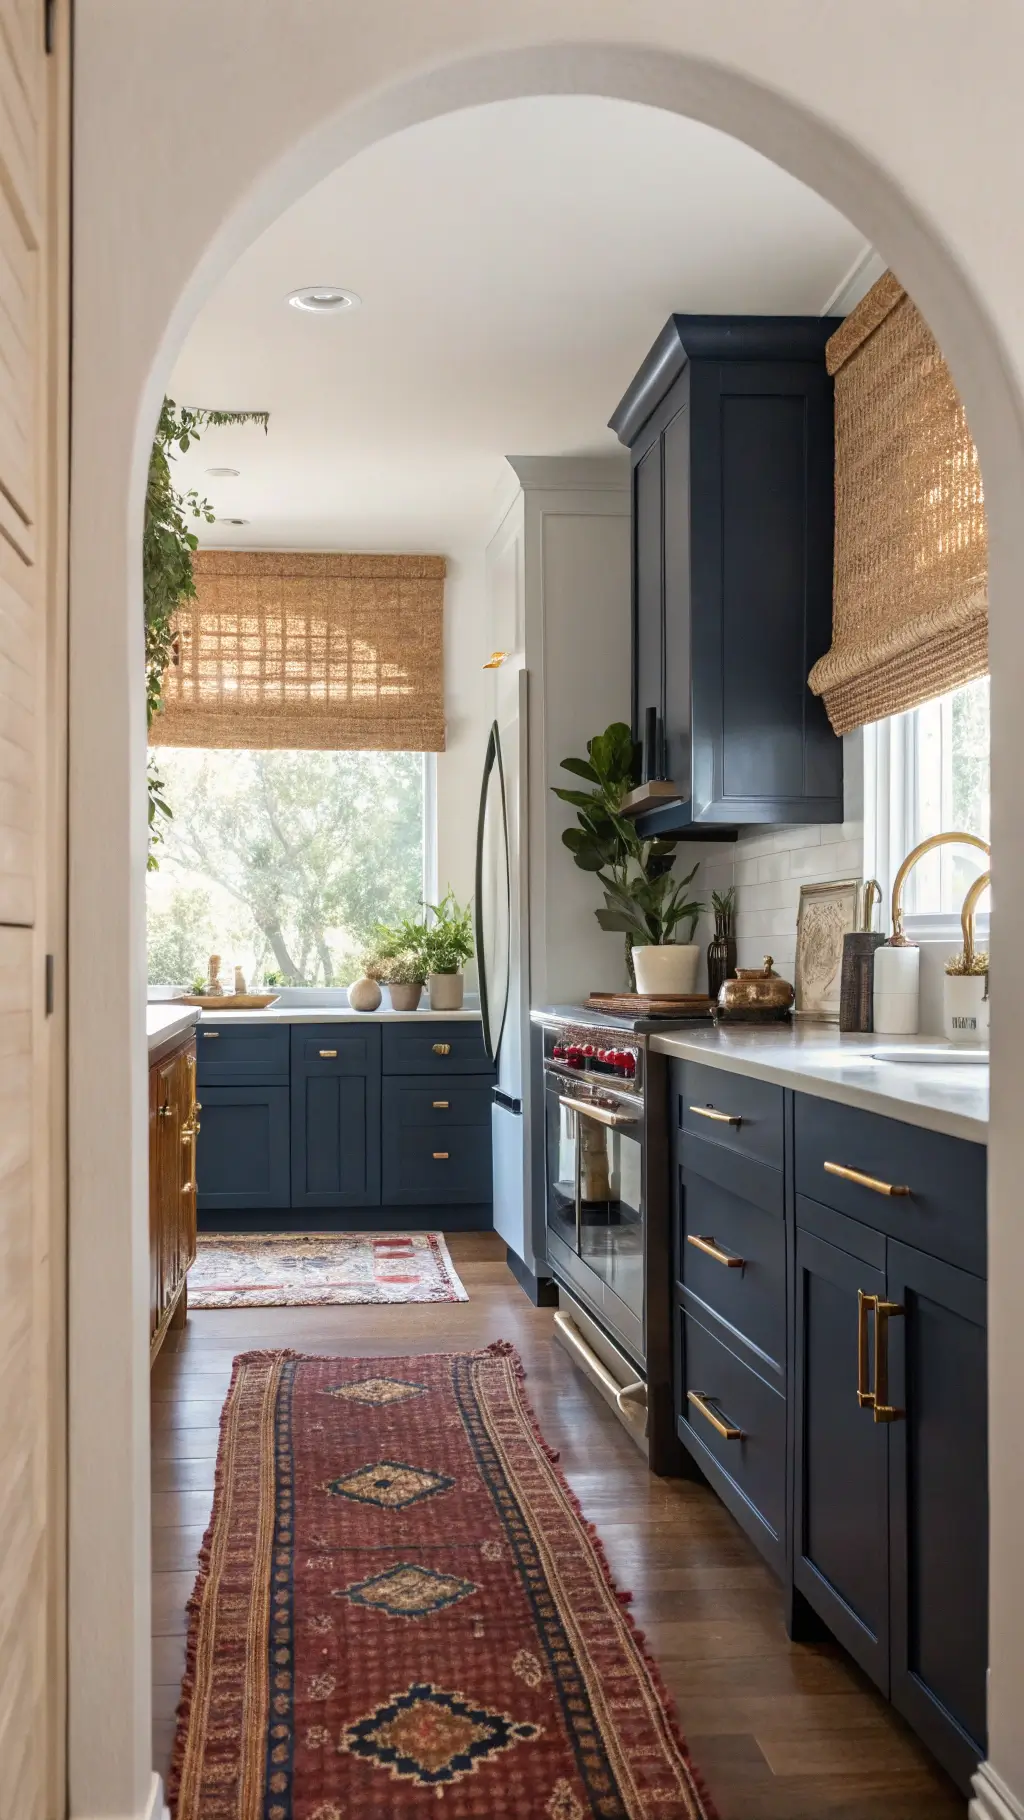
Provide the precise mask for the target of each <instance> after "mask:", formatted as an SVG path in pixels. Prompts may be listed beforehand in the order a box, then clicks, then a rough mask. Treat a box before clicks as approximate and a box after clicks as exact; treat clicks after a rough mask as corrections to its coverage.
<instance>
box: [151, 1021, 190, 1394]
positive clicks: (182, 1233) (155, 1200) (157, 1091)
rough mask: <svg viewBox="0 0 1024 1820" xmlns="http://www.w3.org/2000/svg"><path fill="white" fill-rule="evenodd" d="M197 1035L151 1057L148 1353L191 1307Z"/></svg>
mask: <svg viewBox="0 0 1024 1820" xmlns="http://www.w3.org/2000/svg"><path fill="white" fill-rule="evenodd" d="M199 1110H200V1108H199V1104H198V1102H197V1100H196V1039H195V1032H194V1030H189V1031H188V1032H187V1033H186V1034H185V1035H184V1036H181V1035H178V1036H174V1037H171V1038H170V1039H169V1040H168V1041H167V1042H166V1043H164V1044H162V1045H161V1046H160V1047H159V1048H157V1049H154V1050H153V1051H152V1052H151V1054H150V1058H149V1356H150V1360H151V1361H152V1360H153V1359H155V1358H156V1355H157V1353H158V1352H159V1351H160V1348H161V1346H162V1345H163V1343H164V1340H165V1338H166V1337H167V1333H168V1331H169V1329H170V1328H172V1327H183V1326H184V1325H185V1317H186V1313H187V1310H188V1271H189V1268H190V1266H191V1265H192V1264H194V1263H195V1256H196V1139H197V1136H198V1133H199V1124H198V1115H199Z"/></svg>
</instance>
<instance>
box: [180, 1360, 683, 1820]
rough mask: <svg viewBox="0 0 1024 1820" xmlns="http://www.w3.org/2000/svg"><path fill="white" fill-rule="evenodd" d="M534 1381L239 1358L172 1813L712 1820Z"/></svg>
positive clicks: (446, 1366) (504, 1371)
mask: <svg viewBox="0 0 1024 1820" xmlns="http://www.w3.org/2000/svg"><path fill="white" fill-rule="evenodd" d="M522 1375H523V1374H522V1367H521V1365H520V1363H519V1360H518V1357H517V1355H516V1353H515V1351H514V1349H513V1348H512V1347H511V1346H508V1345H507V1344H505V1343H504V1342H499V1343H497V1344H496V1345H494V1346H491V1347H489V1348H488V1349H487V1350H486V1351H484V1352H475V1353H448V1354H445V1353H441V1354H433V1355H428V1356H424V1357H415V1356H408V1357H403V1358H392V1359H372V1358H364V1359H336V1358H316V1357H301V1356H297V1355H296V1354H294V1353H286V1352H275V1353H269V1352H252V1353H243V1354H242V1355H241V1356H240V1357H239V1358H237V1359H236V1360H235V1364H234V1372H233V1375H232V1382H231V1389H230V1392H229V1393H228V1399H227V1402H226V1404H225V1406H224V1412H223V1415H222V1418H221V1436H220V1450H219V1454H218V1459H217V1480H216V1493H215V1497H214V1506H213V1516H212V1519H211V1523H210V1528H209V1530H208V1532H207V1536H206V1540H205V1542H204V1544H203V1549H202V1553H201V1556H200V1572H199V1578H198V1580H197V1582H196V1589H195V1593H194V1595H193V1598H192V1601H191V1605H190V1622H189V1637H188V1656H187V1668H186V1675H185V1680H184V1683H183V1688H182V1700H181V1706H180V1708H179V1714H178V1732H177V1738H176V1742H175V1748H174V1759H173V1764H172V1769H171V1790H170V1799H171V1806H172V1811H173V1813H174V1814H175V1816H176V1820H355V1817H356V1816H366V1820H384V1817H385V1816H402V1817H405V1816H410V1817H415V1816H420V1817H421V1820H445V1816H447V1820H587V1817H588V1816H592V1815H593V1816H600V1820H714V1810H713V1808H712V1805H711V1803H710V1801H709V1800H708V1797H707V1795H706V1794H705V1793H703V1791H702V1789H701V1785H700V1782H699V1780H698V1777H697V1775H696V1772H695V1771H694V1769H693V1767H692V1765H691V1764H690V1761H689V1758H688V1756H687V1753H686V1749H685V1746H684V1744H683V1741H682V1739H681V1737H680V1735H679V1732H678V1731H677V1729H676V1726H675V1723H674V1721H673V1719H672V1716H671V1714H670V1712H669V1708H668V1701H667V1696H666V1694H665V1692H664V1690H663V1689H662V1686H661V1683H660V1681H659V1678H658V1674H657V1671H656V1669H655V1668H654V1666H653V1664H652V1663H651V1661H650V1659H649V1658H648V1656H647V1654H646V1652H645V1650H644V1647H643V1643H642V1639H641V1638H640V1636H639V1634H638V1633H637V1631H636V1630H635V1628H634V1626H633V1624H632V1622H631V1620H630V1618H629V1616H628V1614H627V1612H626V1610H625V1605H624V1602H623V1598H622V1596H621V1595H619V1594H618V1593H617V1592H616V1590H615V1586H614V1584H613V1582H612V1579H611V1576H610V1574H609V1571H608V1568H607V1565H606V1562H605V1559H604V1555H603V1552H602V1550H601V1546H600V1543H599V1542H598V1541H597V1539H596V1536H595V1534H594V1532H593V1530H592V1529H591V1528H590V1526H589V1525H588V1524H586V1523H585V1522H584V1521H583V1518H582V1515H581V1512H580V1509H579V1506H578V1504H577V1502H576V1500H575V1498H574V1497H573V1495H572V1493H571V1491H570V1490H569V1488H568V1486H567V1484H566V1482H565V1480H564V1478H563V1477H562V1475H561V1473H560V1472H559V1471H558V1470H557V1468H556V1465H555V1462H554V1458H553V1456H552V1455H551V1453H550V1451H549V1449H548V1448H547V1447H546V1446H545V1444H544V1441H543V1439H542V1438H541V1435H540V1431H539V1429H538V1427H537V1424H536V1422H535V1421H534V1418H533V1415H532V1412H531V1410H530V1407H529V1404H528V1403H527V1401H526V1398H525V1396H524V1394H523V1388H522Z"/></svg>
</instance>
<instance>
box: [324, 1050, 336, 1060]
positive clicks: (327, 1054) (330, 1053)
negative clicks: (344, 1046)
mask: <svg viewBox="0 0 1024 1820" xmlns="http://www.w3.org/2000/svg"><path fill="white" fill-rule="evenodd" d="M337 1053H338V1051H337V1050H336V1049H321V1051H320V1054H321V1055H322V1056H323V1058H324V1060H325V1061H328V1060H329V1059H330V1058H331V1057H332V1056H335V1055H337Z"/></svg>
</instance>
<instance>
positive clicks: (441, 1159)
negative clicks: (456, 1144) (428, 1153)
mask: <svg viewBox="0 0 1024 1820" xmlns="http://www.w3.org/2000/svg"><path fill="white" fill-rule="evenodd" d="M434 1161H435V1163H447V1161H448V1152H447V1150H435V1151H434Z"/></svg>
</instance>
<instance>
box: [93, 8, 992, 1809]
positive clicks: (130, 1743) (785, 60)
mask: <svg viewBox="0 0 1024 1820" xmlns="http://www.w3.org/2000/svg"><path fill="white" fill-rule="evenodd" d="M922 16H923V15H922V8H921V7H920V5H917V4H914V3H913V0H861V4H860V5H859V6H857V7H837V6H822V4H821V0H786V4H782V0H768V3H767V4H766V3H765V0H724V3H723V4H721V5H719V6H716V7H710V6H705V7H695V6H688V7H682V6H680V5H679V4H678V0H634V4H633V5H631V6H629V7H625V6H623V5H622V4H621V0H517V4H516V5H515V6H508V5H506V6H502V5H495V6H491V7H482V6H480V5H479V4H477V0H374V4H373V6H372V7H371V6H367V5H362V4H358V3H357V4H355V5H350V6H338V5H337V4H336V0H305V4H304V5H303V6H301V7H296V6H286V5H282V4H280V0H256V4H253V0H176V4H175V5H174V6H163V7H160V6H140V5H139V4H138V0H78V5H77V7H76V72H75V159H76V164H75V198H74V200H75V221H76V244H75V263H74V284H75V298H74V315H75V357H74V397H73V436H74V447H73V477H72V551H71V576H72V591H71V694H72V704H71V766H70V773H71V778H70V820H71V855H70V877H71V903H70V925H71V957H70V964H71V978H70V1046H71V1067H70V1093H69V1125H70V1132H69V1142H70V1172H69V1173H70V1182H71V1207H70V1230H71V1256H70V1285H69V1289H70V1346H71V1358H70V1424H71V1436H70V1511H71V1538H70V1550H71V1558H70V1650H71V1659H70V1678H71V1715H70V1738H69V1746H70V1779H71V1804H72V1811H73V1813H74V1815H75V1816H82V1817H83V1820H85V1817H88V1820H96V1817H98V1816H104V1817H118V1820H120V1817H127V1816H134V1815H138V1814H140V1813H141V1812H142V1811H143V1809H144V1807H145V1804H146V1802H147V1801H148V1800H149V1798H150V1795H149V1791H150V1780H149V1776H148V1764H149V1739H148V1720H149V1698H148V1687H147V1676H148V1651H147V1647H146V1644H147V1636H146V1631H147V1623H146V1618H147V1607H148V1570H149V1553H148V1547H149V1544H148V1471H147V1440H148V1431H147V1418H146V1379H147V1360H146V1313H147V1295H146V1284H147V1268H146V1262H147V1260H146V1251H147V1215H146V1166H145V1151H144V1146H145V1092H144V1089H145V1069H146V1055H145V1045H144V1001H145V967H144V964H143V960H144V942H143V930H144V918H143V890H144V857H145V820H144V790H143V775H144V759H145V727H144V724H143V715H142V708H141V690H140V687H139V683H140V677H141V670H142V641H141V628H140V623H139V610H138V601H139V597H140V558H139V537H140V527H141V506H142V493H143V483H144V475H145V454H146V450H147V447H148V444H149V440H150V438H151V435H152V425H153V422H154V421H155V417H156V410H157V406H158V402H159V397H160V393H161V391H162V388H163V385H164V382H165V379H166V376H167V373H168V372H169V370H170V365H171V362H172V359H173V356H174V354H175V352H176V351H177V349H178V347H179V346H180V344H181V341H182V339H183V336H184V334H185V332H186V331H187V328H188V325H189V322H190V321H191V319H192V316H193V315H194V313H195V310H196V308H197V307H198V304H199V303H200V301H201V300H202V299H203V298H204V297H205V296H206V295H208V294H209V292H210V290H211V288H212V286H213V284H214V283H215V281H216V280H217V279H218V278H219V277H220V276H222V275H223V273H224V271H225V270H226V269H227V267H228V265H229V264H230V262H231V260H232V258H233V257H234V256H235V255H236V254H237V252H239V251H240V250H241V249H242V248H243V247H244V246H245V245H246V244H248V242H249V241H250V240H252V239H253V238H254V237H255V235H256V234H257V233H258V232H259V231H260V230H261V229H262V228H263V227H265V226H266V225H267V224H268V223H269V221H270V220H272V219H273V217H274V215H275V214H276V213H277V212H278V211H279V210H280V209H281V208H282V207H284V206H285V205H286V204H287V203H288V202H290V201H291V200H293V199H294V198H295V197H296V196H297V195H299V194H300V193H302V191H303V190H304V189H306V188H308V187H309V186H310V185H311V184H312V183H313V182H314V181H316V180H317V179H319V178H320V177H322V176H323V175H325V174H326V172H327V171H328V170H329V169H331V168H332V167H333V166H335V165H337V164H338V163H340V162H341V161H343V160H344V159H345V158H346V157H348V156H350V155H351V154H352V153H353V152H354V151H355V150H357V149H358V148H360V147H361V146H363V145H365V144H368V143H370V142H372V141H373V140H374V139H375V138H378V137H380V136H381V135H382V134H384V133H386V132H389V131H392V130H395V129H396V128H397V127H400V126H404V125H408V124H410V123H411V122H412V121H414V120H415V119H418V118H424V117H428V116H429V115H431V114H433V113H437V112H443V111H445V110H447V109H450V108H452V107H456V106H461V105H467V104H471V103H478V102H482V101H485V100H487V99H490V98H497V97H499V96H503V95H510V94H524V93H541V92H546V93H565V92H588V93H601V94H611V95H619V96H621V97H623V98H626V99H633V100H639V101H647V102H651V103H653V104H656V105H662V106H666V107H670V108H673V109H675V110H677V111H679V112H682V113H688V114H691V115H693V116H694V117H696V118H700V119H704V120H708V121H710V122H711V123H712V124H714V125H716V126H718V127H720V128H722V129H723V130H725V131H729V132H733V133H735V134H736V135H737V136H738V137H740V138H742V139H745V140H747V141H748V142H749V143H751V144H754V145H755V146H756V147H757V148H758V149H759V150H760V151H762V152H763V153H765V154H766V155H767V156H769V157H774V158H776V159H777V160H778V161H779V162H780V163H781V164H783V165H784V166H785V167H786V168H787V169H789V170H790V171H792V172H793V173H794V174H795V175H797V176H800V177H802V178H803V179H804V180H805V181H806V182H808V183H810V184H812V185H813V186H815V187H817V188H818V189H819V190H821V191H822V192H823V193H824V194H825V195H826V196H827V197H828V199H829V200H830V201H831V202H833V203H834V204H835V205H836V206H837V207H838V208H840V209H841V210H842V211H843V212H844V213H845V214H846V215H847V216H848V217H849V218H850V219H852V220H854V221H856V223H857V225H858V226H859V227H860V228H861V229H862V230H863V232H864V233H865V235H866V237H867V238H868V239H870V240H871V241H872V243H873V244H874V245H876V246H877V247H878V248H879V249H880V251H881V253H882V254H883V256H884V257H885V258H886V260H887V261H888V262H889V263H891V264H892V265H893V266H894V268H895V269H896V270H897V271H898V272H899V274H900V277H901V278H902V279H903V280H904V282H905V283H906V284H907V286H908V288H909V289H910V290H911V292H912V293H913V295H914V297H915V298H916V300H917V301H918V302H919V304H920V306H921V308H922V309H923V311H924V314H925V315H926V317H927V318H928V320H929V322H930V324H931V326H932V328H933V329H934V331H935V333H936V335H937V337H938V339H939V342H940V344H941V345H942V348H943V351H944V353H945V354H946V356H947V358H948V360H949V362H950V366H951V369H952V372H953V376H954V379H955V380H956V381H957V384H958V386H959V388H960V391H961V394H962V396H963V398H964V401H965V404H966V407H967V412H968V416H969V418H970V421H971V425H972V428H973V430H974V434H975V436H976V439H977V442H978V446H979V450H980V454H981V460H982V465H983V467H984V472H985V492H986V501H987V505H988V509H989V529H990V552H991V605H992V674H993V698H992V700H993V846H994V850H995V856H996V858H995V866H996V873H997V883H998V889H999V896H1000V902H1001V905H1002V906H1003V909H1002V911H1001V914H1000V919H999V924H998V927H997V929H996V931H995V940H994V966H993V974H994V977H998V978H999V981H1000V991H999V996H998V998H997V999H996V1001H995V1003H994V1005H993V1031H992V1037H993V1063H994V1067H993V1112H992V1126H991V1149H990V1297H989V1310H990V1378H991V1493H992V1587H993V1593H992V1630H991V1662H992V1668H991V1680H990V1712H989V1717H990V1731H989V1739H990V1745H989V1748H990V1756H991V1759H992V1763H993V1765H994V1771H993V1775H994V1776H995V1777H998V1778H1001V1780H1002V1782H1003V1784H1005V1785H1006V1786H1008V1787H1009V1788H1010V1789H1012V1790H1013V1791H1014V1796H1015V1800H1016V1802H1017V1803H1018V1806H1019V1804H1020V1803H1022V1802H1024V1723H1022V1712H1024V1557H1022V1554H1021V1550H1020V1545H1019V1536H1020V1513H1021V1510H1022V1509H1024V1448H1022V1447H1021V1445H1020V1438H1019V1437H1020V1422H1021V1416H1020V1412H1021V1409H1022V1407H1024V1323H1022V1322H1021V1321H1020V1318H1019V1298H1020V1287H1019V1286H1020V1284H1021V1282H1022V1281H1024V1222H1022V1221H1021V1220H1020V1217H1019V1183H1020V1180H1021V1178H1022V1176H1024V1123H1022V1121H1021V1120H1020V1116H1019V1106H1020V1102H1021V1099H1022V1097H1024V1051H1022V1049H1021V1046H1020V1044H1019V1031H1020V1029H1021V1028H1022V1026H1024V970H1022V969H1021V968H1020V967H1019V965H1017V956H1018V955H1019V954H1020V952H1021V951H1022V949H1024V828H1022V826H1021V823H1020V818H1019V813H1018V806H1017V805H1018V796H1019V792H1018V780H1019V778H1020V776H1021V774H1022V771H1024V717H1022V716H1021V715H1020V711H1019V703H1020V701H1021V699H1024V619H1022V618H1021V615H1020V613H1019V610H1018V603H1019V601H1020V598H1021V594H1022V591H1024V590H1022V584H1024V546H1022V545H1021V540H1020V536H1019V501H1020V497H1021V495H1022V494H1024V309H1022V304H1021V299H1022V298H1024V221H1022V217H1021V213H1020V208H1019V193H1018V191H1019V172H1020V170H1021V169H1022V168H1024V109H1022V108H1021V106H1020V91H1021V83H1022V75H1024V11H1022V9H1021V8H1020V6H1019V5H1018V4H1017V0H987V4H986V5H985V6H984V7H968V6H966V5H965V4H964V0H933V4H932V5H930V6H929V7H928V8H927V29H926V30H922ZM182 95H185V96H187V98H188V101H187V126H186V128H185V129H184V130H182V131H178V130H177V122H178V120H179V118H180V97H181V96H182ZM627 276H628V275H627ZM543 278H544V274H542V273H541V274H534V273H530V274H524V282H530V283H536V282H543ZM415 292H416V274H415V273H413V274H411V282H410V307H411V308H415ZM595 307H599V303H597V304H595ZM496 358H500V350H496ZM1003 956H1005V962H1004V961H1003V958H1002V957H1003ZM988 1786H989V1788H990V1789H991V1788H994V1787H995V1786H996V1783H995V1782H994V1781H992V1780H991V1779H990V1781H989V1784H988ZM985 1800H986V1808H985V1812H986V1815H988V1816H995V1815H996V1813H997V1811H998V1810H997V1806H996V1802H995V1797H994V1796H992V1797H990V1796H988V1795H986V1797H985ZM1012 1811H1013V1809H1012V1808H1009V1807H1008V1808H1007V1809H1006V1812H1008V1813H1012Z"/></svg>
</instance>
